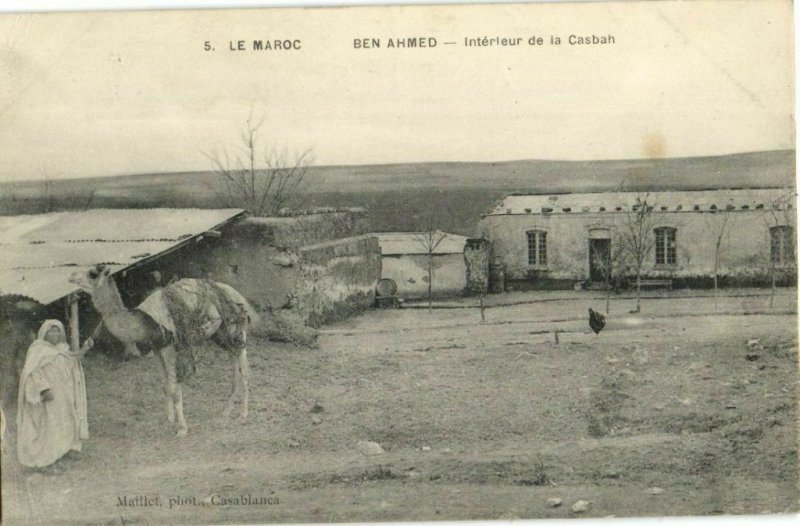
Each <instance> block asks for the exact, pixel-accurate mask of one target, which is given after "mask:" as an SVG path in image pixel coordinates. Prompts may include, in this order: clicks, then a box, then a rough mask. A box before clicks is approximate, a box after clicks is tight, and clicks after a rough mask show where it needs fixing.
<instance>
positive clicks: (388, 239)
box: [375, 232, 469, 256]
mask: <svg viewBox="0 0 800 526" xmlns="http://www.w3.org/2000/svg"><path fill="white" fill-rule="evenodd" d="M375 236H376V237H377V238H378V242H379V243H380V245H381V254H382V255H384V256H399V255H410V254H427V253H428V252H427V250H425V244H424V243H423V242H422V241H421V237H422V236H424V234H421V233H418V232H384V233H378V234H375ZM445 236H446V237H445V238H444V239H443V240H442V242H441V243H439V245H438V246H437V247H436V250H434V251H433V253H434V254H463V253H464V245H466V243H467V239H469V238H467V237H466V236H460V235H458V234H445ZM434 239H435V238H434Z"/></svg>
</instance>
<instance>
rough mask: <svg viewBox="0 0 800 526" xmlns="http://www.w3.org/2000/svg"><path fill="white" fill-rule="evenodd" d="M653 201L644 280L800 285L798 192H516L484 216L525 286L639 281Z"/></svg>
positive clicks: (495, 249)
mask: <svg viewBox="0 0 800 526" xmlns="http://www.w3.org/2000/svg"><path fill="white" fill-rule="evenodd" d="M642 203H646V206H647V207H648V212H649V213H648V214H646V216H647V217H646V218H645V220H644V221H642V222H641V223H642V224H641V227H643V228H644V229H645V235H643V236H641V239H642V240H643V242H644V246H645V248H646V249H647V250H646V251H645V252H644V260H643V265H642V274H643V276H644V277H645V278H646V279H652V280H662V281H663V280H669V281H670V284H672V285H674V286H676V287H680V286H707V285H710V284H711V283H712V281H713V275H714V270H715V268H716V269H717V274H718V276H719V277H720V279H721V281H722V284H723V285H739V286H748V285H764V284H766V283H768V282H771V280H772V277H773V276H777V279H778V280H779V281H783V282H785V283H794V281H795V279H796V270H795V269H796V264H795V250H794V239H795V234H794V229H795V224H796V219H795V208H794V203H795V193H794V190H793V189H788V188H784V189H780V188H777V189H738V190H703V191H658V192H649V193H644V192H603V193H583V194H578V193H575V194H557V195H546V194H530V195H527V194H513V195H509V196H507V197H506V198H504V199H503V200H502V201H500V202H499V203H498V204H497V205H496V206H495V207H494V208H493V209H492V210H491V211H489V212H488V213H487V214H485V215H483V216H482V219H481V222H480V227H479V230H480V232H481V235H482V236H483V237H485V238H486V239H488V240H489V241H490V243H491V249H492V254H493V258H494V262H495V263H497V264H500V265H502V266H503V267H504V268H505V276H506V279H507V280H509V281H511V282H512V286H513V282H517V284H516V286H517V287H530V288H565V287H572V286H574V285H575V283H576V282H577V281H581V282H587V281H588V282H590V283H595V284H598V283H604V282H607V281H609V280H608V279H607V278H609V277H612V276H610V275H609V274H613V277H614V278H616V277H623V276H628V277H631V276H632V275H633V273H634V272H633V269H634V268H635V261H634V258H633V257H632V256H631V253H630V252H631V251H630V250H627V251H626V250H623V249H624V248H625V247H626V246H628V245H630V243H626V239H630V238H631V232H632V229H633V230H635V229H636V228H639V225H637V220H636V215H637V214H636V212H637V210H640V209H641V206H642Z"/></svg>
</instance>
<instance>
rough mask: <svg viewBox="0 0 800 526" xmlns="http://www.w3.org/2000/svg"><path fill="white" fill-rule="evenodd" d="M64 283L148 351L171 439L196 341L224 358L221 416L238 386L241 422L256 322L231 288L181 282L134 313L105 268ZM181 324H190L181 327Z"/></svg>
mask: <svg viewBox="0 0 800 526" xmlns="http://www.w3.org/2000/svg"><path fill="white" fill-rule="evenodd" d="M69 281H70V282H71V283H74V284H75V285H77V286H78V287H80V288H81V290H83V291H85V292H87V293H89V294H90V296H91V298H92V303H93V305H94V307H95V309H96V310H97V312H99V313H100V314H101V315H102V317H103V323H104V324H105V325H106V327H107V328H108V330H109V332H111V334H113V335H114V336H116V337H117V338H119V339H120V340H121V341H122V342H123V343H125V344H139V345H140V346H141V347H142V348H143V349H144V350H145V352H148V351H149V350H153V351H154V353H155V354H156V356H157V363H158V365H159V371H160V373H161V376H162V379H163V381H164V395H165V398H166V407H167V419H168V421H169V423H170V424H174V423H175V421H176V419H177V424H178V432H177V434H176V436H177V437H182V436H185V435H186V434H187V432H188V426H187V425H186V419H185V418H184V415H183V392H182V389H181V382H182V380H184V379H185V378H187V377H188V376H189V375H191V374H192V373H193V372H194V361H193V353H192V346H193V345H195V344H197V343H198V342H199V341H202V340H208V339H211V340H212V341H214V342H216V343H217V344H218V345H219V346H220V347H221V348H222V349H224V350H225V351H227V353H228V354H229V356H230V360H231V367H232V370H233V377H232V384H233V386H232V389H231V394H230V397H229V399H228V402H227V405H226V408H225V412H224V415H225V417H226V418H229V417H230V415H231V412H232V410H233V405H234V399H235V397H236V393H237V391H238V388H239V386H241V390H242V395H241V414H240V418H241V419H242V420H245V419H246V418H247V415H248V401H249V382H250V368H249V366H248V363H247V345H246V343H247V326H248V324H249V323H254V322H256V320H257V319H258V316H257V314H256V313H255V311H254V310H253V308H252V306H251V305H250V304H249V303H248V302H247V300H245V299H244V297H243V296H242V295H241V294H239V292H237V291H236V290H235V289H234V288H233V287H231V286H229V285H226V284H224V283H217V282H213V281H208V280H199V279H181V280H178V281H176V282H174V283H171V284H169V285H167V286H166V287H164V288H163V289H159V290H156V291H155V292H153V293H152V294H151V295H150V296H148V297H147V299H145V300H144V301H143V302H142V303H141V304H140V305H139V306H138V307H137V308H135V309H127V308H126V307H125V305H124V304H123V302H122V297H121V296H120V293H119V290H118V289H117V285H116V283H115V281H114V278H113V277H112V275H111V270H110V269H109V268H108V267H104V266H102V265H98V266H96V267H94V268H92V269H90V270H89V271H88V272H83V273H74V274H72V276H71V277H70V278H69ZM176 304H179V305H177V307H180V309H177V308H176ZM170 306H171V307H170ZM178 312H183V313H184V318H183V319H181V320H179V319H178V318H179V317H178V316H177V314H178ZM186 313H188V314H186ZM187 319H189V320H190V321H192V323H194V325H192V326H191V327H189V326H187V324H186V320H187ZM187 362H189V363H188V365H187Z"/></svg>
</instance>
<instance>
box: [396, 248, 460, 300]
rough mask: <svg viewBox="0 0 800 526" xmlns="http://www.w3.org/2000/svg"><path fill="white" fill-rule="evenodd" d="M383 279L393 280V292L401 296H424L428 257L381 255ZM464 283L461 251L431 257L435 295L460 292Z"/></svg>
mask: <svg viewBox="0 0 800 526" xmlns="http://www.w3.org/2000/svg"><path fill="white" fill-rule="evenodd" d="M382 276H383V277H384V278H388V279H392V280H394V282H395V283H397V294H398V295H399V296H403V297H427V295H428V256H427V255H424V254H420V255H405V256H384V257H383V273H382ZM466 284H467V269H466V265H465V264H464V256H463V254H442V255H438V256H434V257H433V287H432V293H433V294H436V295H439V296H441V295H452V294H455V293H460V292H462V291H463V290H464V288H465V286H466Z"/></svg>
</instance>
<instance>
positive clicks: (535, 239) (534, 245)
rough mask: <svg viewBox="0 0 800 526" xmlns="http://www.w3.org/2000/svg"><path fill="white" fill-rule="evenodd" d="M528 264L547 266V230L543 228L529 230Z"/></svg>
mask: <svg viewBox="0 0 800 526" xmlns="http://www.w3.org/2000/svg"><path fill="white" fill-rule="evenodd" d="M528 265H531V266H534V267H546V266H547V232H544V231H542V230H533V231H531V232H528Z"/></svg>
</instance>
